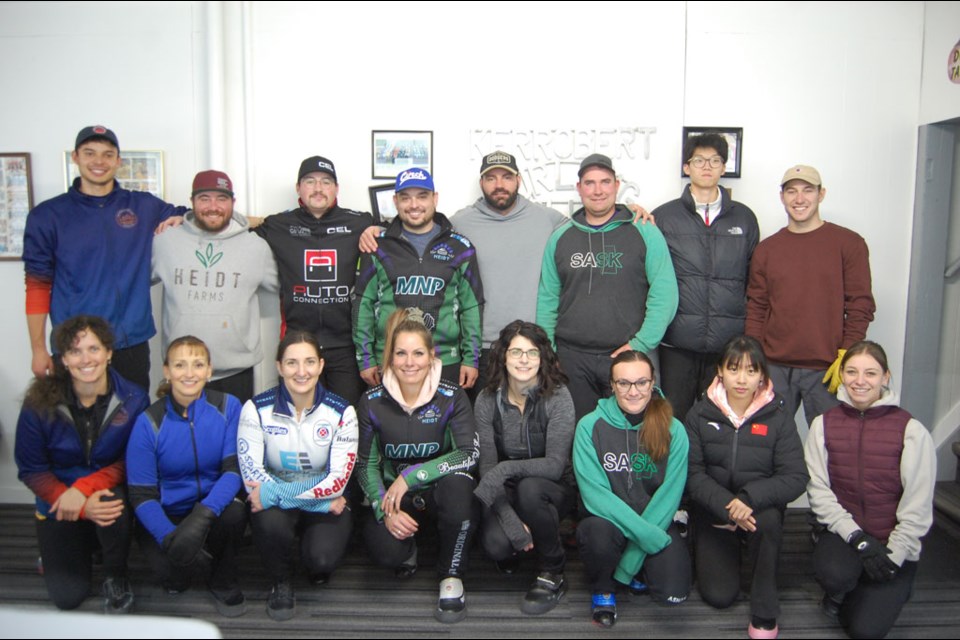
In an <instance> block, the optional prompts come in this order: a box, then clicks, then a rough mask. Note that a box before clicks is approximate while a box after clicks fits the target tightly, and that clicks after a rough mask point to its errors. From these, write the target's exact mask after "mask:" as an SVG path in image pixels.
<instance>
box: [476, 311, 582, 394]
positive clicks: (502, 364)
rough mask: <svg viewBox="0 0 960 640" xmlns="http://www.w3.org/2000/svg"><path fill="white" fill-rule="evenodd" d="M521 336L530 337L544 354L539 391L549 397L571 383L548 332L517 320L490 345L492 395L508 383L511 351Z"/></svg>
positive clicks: (505, 328)
mask: <svg viewBox="0 0 960 640" xmlns="http://www.w3.org/2000/svg"><path fill="white" fill-rule="evenodd" d="M517 336H520V337H522V338H526V339H527V340H529V341H530V342H531V343H533V346H534V347H536V348H537V350H538V351H539V352H540V369H539V370H538V371H537V391H538V392H539V393H540V395H541V396H543V397H547V396H549V395H550V394H552V393H553V392H554V391H555V390H556V388H557V387H559V386H560V385H564V384H566V383H567V376H566V374H564V373H563V371H562V370H561V369H560V360H559V359H558V358H557V354H556V352H555V351H554V350H553V347H552V346H551V345H550V338H548V337H547V332H546V331H544V330H543V329H542V328H541V327H540V325H537V324H534V323H532V322H525V321H523V320H514V321H513V322H511V323H510V324H508V325H507V326H505V327H504V328H503V329H501V331H500V335H499V336H498V337H497V339H496V340H494V341H493V344H491V345H490V363H489V364H488V365H487V386H486V389H487V390H488V391H489V392H490V393H496V391H497V389H500V388H501V387H503V386H504V385H505V384H506V383H507V379H508V375H507V349H509V348H510V343H511V342H513V339H514V338H516V337H517Z"/></svg>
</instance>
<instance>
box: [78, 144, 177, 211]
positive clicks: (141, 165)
mask: <svg viewBox="0 0 960 640" xmlns="http://www.w3.org/2000/svg"><path fill="white" fill-rule="evenodd" d="M72 153H73V152H72V151H64V152H63V174H64V176H65V177H66V188H67V189H69V188H70V187H71V186H73V181H74V180H75V179H76V178H79V177H80V173H79V172H78V171H77V165H75V164H74V163H73V160H72V158H71V154H72ZM116 178H117V182H119V183H120V186H121V187H122V188H124V189H128V190H130V191H146V192H147V193H152V194H153V195H155V196H157V197H158V198H160V199H161V200H163V152H162V151H123V152H122V153H121V154H120V168H119V169H117V175H116Z"/></svg>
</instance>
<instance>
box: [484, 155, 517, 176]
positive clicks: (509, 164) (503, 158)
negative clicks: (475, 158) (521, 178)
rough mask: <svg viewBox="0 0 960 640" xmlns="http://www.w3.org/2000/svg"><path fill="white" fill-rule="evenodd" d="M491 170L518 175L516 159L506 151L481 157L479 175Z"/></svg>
mask: <svg viewBox="0 0 960 640" xmlns="http://www.w3.org/2000/svg"><path fill="white" fill-rule="evenodd" d="M491 169H506V170H507V171H509V172H510V173H512V174H513V175H519V174H520V169H519V168H518V167H517V159H516V158H514V157H513V156H512V155H510V154H509V153H507V152H506V151H494V152H493V153H489V154H487V155H485V156H484V157H483V162H481V163H480V175H483V174H485V173H486V172H487V171H490V170H491Z"/></svg>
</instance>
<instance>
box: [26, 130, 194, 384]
mask: <svg viewBox="0 0 960 640" xmlns="http://www.w3.org/2000/svg"><path fill="white" fill-rule="evenodd" d="M71 157H72V158H73V162H74V163H75V164H76V165H77V168H78V169H79V172H80V177H79V178H77V179H76V180H74V181H73V185H72V186H71V187H70V189H69V190H68V191H67V193H65V194H63V195H60V196H57V197H55V198H52V199H50V200H47V201H45V202H42V203H40V204H39V205H37V206H36V207H34V209H33V210H32V211H31V212H30V214H29V215H28V216H27V224H26V229H25V231H24V236H23V266H24V270H25V272H26V285H27V298H26V313H27V329H28V331H29V333H30V346H31V349H32V351H33V360H32V364H31V368H32V369H33V373H34V375H36V376H44V375H48V374H50V373H52V372H53V360H52V358H51V356H50V353H49V352H48V351H47V345H46V324H47V316H48V315H49V316H50V319H51V321H52V322H53V325H54V326H56V325H58V324H59V323H61V322H63V321H64V320H66V319H68V318H71V317H73V316H76V315H80V314H88V315H96V316H101V317H103V318H105V319H106V320H107V321H108V322H109V323H110V326H111V328H112V329H113V332H114V334H115V335H116V345H115V347H114V350H113V358H112V362H111V365H112V366H113V368H114V369H116V370H117V371H118V372H119V373H120V375H122V376H123V377H124V378H126V379H128V380H131V381H132V382H135V383H137V384H139V385H140V386H142V387H143V388H144V389H146V388H148V387H149V386H150V347H149V345H148V344H147V341H148V340H149V339H150V338H151V337H152V336H153V335H154V334H155V333H156V328H155V326H154V323H153V311H152V309H151V305H150V254H151V247H152V243H153V233H154V230H155V229H156V228H157V227H158V226H159V225H160V224H161V223H162V222H164V221H166V220H168V219H170V218H173V217H174V216H178V215H180V214H182V212H183V211H185V210H186V209H185V207H180V208H177V207H174V206H173V205H171V204H167V203H166V202H164V201H162V200H160V199H159V198H157V197H156V196H154V195H152V194H149V193H144V192H140V191H127V190H126V189H122V188H120V185H119V183H118V182H117V181H116V179H115V176H116V173H117V170H118V169H119V168H120V143H119V142H118V140H117V135H116V134H115V133H114V132H113V131H111V130H110V129H107V128H106V127H104V126H101V125H95V126H90V127H84V128H83V129H81V130H80V133H79V134H78V135H77V139H76V143H75V145H74V151H73V154H72V156H71Z"/></svg>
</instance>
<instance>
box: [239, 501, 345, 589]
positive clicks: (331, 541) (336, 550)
mask: <svg viewBox="0 0 960 640" xmlns="http://www.w3.org/2000/svg"><path fill="white" fill-rule="evenodd" d="M250 523H251V525H252V527H253V542H254V544H256V545H257V550H259V552H260V558H261V559H262V560H263V566H264V567H265V568H266V570H267V574H268V575H269V576H270V577H271V578H272V579H273V581H274V582H277V581H280V580H290V579H291V578H292V577H293V571H294V562H295V560H294V551H293V539H294V537H296V535H297V533H298V532H299V533H300V561H301V562H302V563H303V565H304V568H305V569H306V571H307V574H309V575H315V574H318V573H327V574H329V573H333V570H334V569H336V567H337V565H338V564H339V563H340V559H341V558H342V557H343V554H344V552H345V551H346V550H347V544H348V543H349V542H350V531H351V530H352V528H353V513H352V512H351V511H350V509H349V508H344V510H343V512H341V513H340V515H334V514H332V513H313V512H310V511H301V510H299V509H288V510H285V509H279V508H277V507H272V508H270V509H266V510H265V511H260V512H258V513H254V514H251V516H250Z"/></svg>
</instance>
